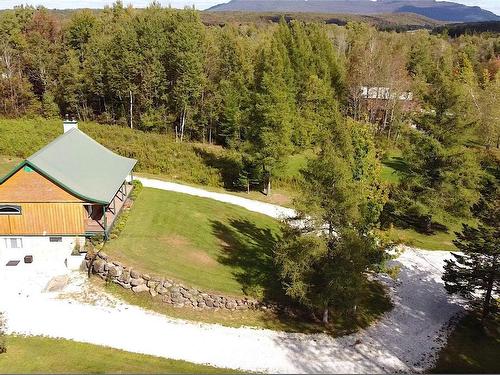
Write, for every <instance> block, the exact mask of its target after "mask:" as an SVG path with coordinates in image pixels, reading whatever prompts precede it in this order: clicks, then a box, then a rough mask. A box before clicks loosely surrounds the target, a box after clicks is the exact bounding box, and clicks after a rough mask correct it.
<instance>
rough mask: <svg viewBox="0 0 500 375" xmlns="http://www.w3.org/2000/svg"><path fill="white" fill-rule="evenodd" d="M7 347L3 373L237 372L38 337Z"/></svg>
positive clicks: (16, 339) (14, 340) (17, 339)
mask: <svg viewBox="0 0 500 375" xmlns="http://www.w3.org/2000/svg"><path fill="white" fill-rule="evenodd" d="M166 339H172V338H166ZM6 343H7V352H6V353H3V354H0V373H8V374H18V373H22V374H30V373H38V374H40V373H42V374H43V373H46V374H49V373H50V374H68V373H82V374H83V373H93V374H102V373H112V374H117V373H125V374H131V373H132V374H146V373H149V374H151V373H158V374H167V373H172V374H179V373H191V374H193V373H201V374H220V373H235V372H236V371H235V370H228V369H221V368H215V367H211V366H204V365H196V364H194V363H190V362H185V361H177V360H172V359H166V358H160V357H154V356H150V355H142V354H136V353H131V352H126V351H123V350H118V349H112V348H108V347H103V346H98V345H91V344H85V343H81V342H76V341H71V340H62V339H51V338H46V337H38V336H35V337H30V336H27V337H22V336H7V337H6Z"/></svg>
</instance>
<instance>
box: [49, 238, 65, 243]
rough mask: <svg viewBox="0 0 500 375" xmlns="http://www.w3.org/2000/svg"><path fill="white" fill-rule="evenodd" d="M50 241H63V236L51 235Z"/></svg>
mask: <svg viewBox="0 0 500 375" xmlns="http://www.w3.org/2000/svg"><path fill="white" fill-rule="evenodd" d="M49 242H62V237H49Z"/></svg>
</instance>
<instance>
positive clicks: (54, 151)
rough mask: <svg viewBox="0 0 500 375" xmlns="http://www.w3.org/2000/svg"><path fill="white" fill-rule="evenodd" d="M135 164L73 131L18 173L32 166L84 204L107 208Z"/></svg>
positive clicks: (133, 161) (33, 156) (38, 153)
mask: <svg viewBox="0 0 500 375" xmlns="http://www.w3.org/2000/svg"><path fill="white" fill-rule="evenodd" d="M136 163H137V160H135V159H129V158H125V157H123V156H119V155H117V154H115V153H113V152H112V151H110V150H108V149H107V148H106V147H104V146H102V145H101V144H99V143H97V142H96V141H94V140H93V139H92V138H90V137H89V136H88V135H86V134H85V133H83V132H82V131H80V130H79V129H77V128H74V129H71V130H69V131H67V132H66V133H64V134H63V135H61V136H59V137H58V138H56V139H55V140H54V141H52V142H51V143H49V144H48V145H47V146H45V147H44V148H42V149H41V150H39V151H38V152H36V153H35V154H33V155H31V156H30V157H29V158H27V159H26V161H25V162H24V163H21V165H19V166H18V167H17V168H16V171H17V170H18V169H19V168H20V167H21V166H22V165H29V166H30V167H32V168H33V169H35V170H37V171H38V172H40V173H41V174H43V175H44V176H46V177H47V178H49V179H50V180H52V181H54V182H55V183H57V184H58V185H60V186H61V187H63V188H65V189H66V190H68V191H69V192H71V193H73V194H75V195H76V196H78V197H80V198H81V199H83V200H86V201H89V202H95V203H100V204H108V203H110V202H111V200H112V199H113V197H114V196H115V194H116V192H117V191H118V189H120V186H121V185H122V184H123V181H124V180H125V179H126V177H127V176H128V175H129V174H130V172H131V171H132V169H133V168H134V166H135V164H136ZM8 177H9V175H7V176H6V178H8ZM6 178H4V180H5V179H6ZM1 182H3V181H0V183H1Z"/></svg>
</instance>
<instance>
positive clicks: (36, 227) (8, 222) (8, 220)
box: [0, 203, 85, 235]
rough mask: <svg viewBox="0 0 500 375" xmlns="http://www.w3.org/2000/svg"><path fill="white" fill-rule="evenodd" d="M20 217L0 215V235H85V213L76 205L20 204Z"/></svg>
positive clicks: (81, 206) (81, 207) (80, 205)
mask: <svg viewBox="0 0 500 375" xmlns="http://www.w3.org/2000/svg"><path fill="white" fill-rule="evenodd" d="M20 206H21V210H22V214H21V215H0V235H55V234H59V235H63V234H68V235H69V234H84V233H85V220H84V217H85V211H84V208H83V205H82V204H78V203H22V204H20Z"/></svg>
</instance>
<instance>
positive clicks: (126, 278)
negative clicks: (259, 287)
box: [85, 252, 271, 310]
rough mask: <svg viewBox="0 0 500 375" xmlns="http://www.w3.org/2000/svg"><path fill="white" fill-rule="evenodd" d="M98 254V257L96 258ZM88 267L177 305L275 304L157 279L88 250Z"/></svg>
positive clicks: (258, 306) (240, 306)
mask: <svg viewBox="0 0 500 375" xmlns="http://www.w3.org/2000/svg"><path fill="white" fill-rule="evenodd" d="M94 257H95V259H94ZM85 264H86V267H87V270H88V268H89V267H90V266H91V265H92V269H91V272H92V273H94V274H96V275H98V276H100V277H101V278H102V279H104V280H107V281H110V282H113V283H115V284H118V285H120V286H121V287H123V288H125V289H130V290H132V291H133V292H134V293H149V294H150V295H151V296H152V297H156V298H161V300H162V301H163V302H165V303H167V304H170V305H173V306H174V307H190V308H195V309H227V310H246V309H268V308H271V306H268V305H265V304H263V303H261V302H259V301H255V300H251V299H248V298H243V299H236V298H231V297H227V296H222V295H217V294H213V293H205V292H203V291H201V290H198V289H194V288H189V287H187V286H184V285H182V284H179V283H178V282H175V281H173V280H168V279H165V278H157V277H153V276H150V275H148V274H145V273H140V272H139V271H137V270H135V269H133V268H130V267H127V266H125V265H123V264H122V263H120V262H117V261H113V260H111V259H109V257H108V256H107V255H106V254H104V253H102V252H99V253H97V255H95V256H94V255H91V254H90V253H88V254H87V255H86V257H85Z"/></svg>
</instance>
